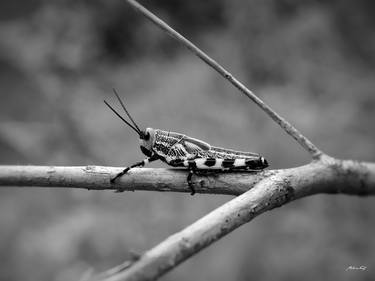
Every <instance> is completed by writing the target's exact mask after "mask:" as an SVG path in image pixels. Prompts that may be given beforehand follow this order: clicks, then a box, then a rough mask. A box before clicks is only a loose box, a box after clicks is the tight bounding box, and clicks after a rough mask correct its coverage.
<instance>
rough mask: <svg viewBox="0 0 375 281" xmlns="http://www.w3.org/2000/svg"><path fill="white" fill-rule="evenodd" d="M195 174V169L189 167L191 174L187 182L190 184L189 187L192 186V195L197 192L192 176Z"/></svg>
mask: <svg viewBox="0 0 375 281" xmlns="http://www.w3.org/2000/svg"><path fill="white" fill-rule="evenodd" d="M193 174H195V171H194V170H193V169H189V174H188V176H187V179H186V180H187V183H188V185H189V188H190V191H191V192H190V195H194V194H195V188H194V184H193V182H192V181H191V178H192V177H193Z"/></svg>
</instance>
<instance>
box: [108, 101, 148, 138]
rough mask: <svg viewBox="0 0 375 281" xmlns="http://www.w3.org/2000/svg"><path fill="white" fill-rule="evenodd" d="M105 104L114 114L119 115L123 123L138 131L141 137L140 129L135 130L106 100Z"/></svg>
mask: <svg viewBox="0 0 375 281" xmlns="http://www.w3.org/2000/svg"><path fill="white" fill-rule="evenodd" d="M104 103H105V104H106V106H108V107H109V109H111V110H112V111H113V113H114V114H116V115H117V116H118V117H119V118H120V119H121V120H122V121H124V122H125V123H126V124H127V125H128V126H129V127H130V128H132V129H133V130H134V131H136V132H137V134H138V135H139V136H141V135H142V132H141V130H139V128H138V127H137V128H135V127H134V126H133V125H132V124H130V123H129V122H128V121H126V120H125V119H124V117H122V116H121V115H120V113H118V112H117V111H116V110H115V109H114V108H113V107H112V106H110V105H109V103H108V102H107V101H106V100H104Z"/></svg>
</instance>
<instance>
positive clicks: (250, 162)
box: [104, 90, 268, 195]
mask: <svg viewBox="0 0 375 281" xmlns="http://www.w3.org/2000/svg"><path fill="white" fill-rule="evenodd" d="M113 91H114V93H115V95H116V97H117V99H118V101H119V102H120V104H121V106H122V108H123V109H124V111H125V113H126V115H127V116H128V117H129V119H130V121H131V123H132V124H130V122H128V121H126V120H125V118H124V117H122V116H121V115H120V114H119V113H118V112H117V111H116V110H115V109H114V108H113V107H112V106H110V105H109V104H108V103H107V102H106V101H104V103H105V104H106V105H107V106H108V107H109V108H110V109H111V110H112V111H113V112H114V113H115V114H116V115H117V116H118V117H119V118H120V119H121V120H122V121H124V122H125V123H126V124H127V125H128V126H129V127H130V128H132V129H133V130H134V131H135V132H136V133H137V134H138V136H139V144H140V147H141V150H142V152H143V153H144V154H145V155H146V156H147V158H146V159H144V160H142V161H140V162H137V163H135V164H133V165H131V166H129V167H127V168H125V169H124V170H123V171H122V172H121V173H118V174H117V175H116V176H115V177H114V178H112V179H111V183H114V182H115V180H116V179H117V178H119V177H121V176H123V175H124V174H126V173H127V172H128V171H129V170H130V169H131V168H134V167H139V166H144V165H145V164H147V163H149V162H151V161H155V160H161V161H163V162H165V163H167V164H168V165H170V166H173V167H186V168H188V169H189V174H188V176H187V183H188V185H189V188H190V189H191V195H193V194H194V193H195V189H194V186H193V183H192V180H191V178H192V176H193V174H194V173H196V172H198V171H204V170H214V171H215V170H216V171H233V170H245V171H261V170H263V169H265V168H266V167H268V163H267V160H266V159H264V158H263V157H262V156H260V155H259V154H257V153H253V152H241V151H236V150H232V149H226V148H220V147H215V146H212V145H210V144H208V143H206V142H204V141H201V140H198V139H194V138H191V137H188V136H186V135H184V134H180V133H174V132H169V131H163V130H159V129H152V128H147V129H146V130H141V129H139V127H138V125H137V124H136V123H135V122H134V120H133V118H132V117H131V115H130V114H129V112H128V111H127V109H126V107H125V105H124V103H123V102H122V100H121V99H120V97H119V95H118V94H117V92H116V91H115V90H113Z"/></svg>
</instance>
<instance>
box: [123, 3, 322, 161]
mask: <svg viewBox="0 0 375 281" xmlns="http://www.w3.org/2000/svg"><path fill="white" fill-rule="evenodd" d="M125 1H126V2H128V3H129V4H130V5H131V6H132V7H133V8H134V9H135V10H137V11H138V12H140V13H141V14H142V15H143V16H145V17H146V18H147V19H149V20H150V21H151V22H153V23H154V24H155V25H156V26H158V27H159V28H161V29H162V30H164V31H165V32H166V33H167V34H168V35H170V36H171V37H172V38H174V39H176V40H177V41H178V42H180V43H181V44H182V45H184V46H185V47H186V48H187V49H189V50H190V51H191V52H193V53H194V54H195V55H196V56H198V57H199V58H200V59H202V60H203V61H204V62H205V63H206V64H208V65H209V66H210V67H212V68H213V69H214V70H216V71H217V72H218V73H219V74H220V75H221V76H223V77H224V78H225V79H227V80H228V81H229V82H230V83H231V84H232V85H233V86H235V87H236V88H237V89H238V90H240V92H241V93H242V94H244V95H245V96H247V97H248V98H249V99H251V100H252V101H253V102H254V103H256V104H257V105H258V106H259V107H260V108H261V109H263V111H265V112H266V113H267V114H268V115H269V116H270V117H271V118H272V119H273V120H274V121H275V122H276V123H277V124H279V125H280V126H281V128H283V129H284V131H286V132H287V133H288V134H289V135H290V136H292V137H293V138H294V139H295V140H296V141H297V142H298V143H299V144H300V145H301V146H302V147H303V148H304V149H305V150H307V151H308V152H309V153H310V154H311V155H312V157H313V158H314V159H318V158H319V157H320V156H321V155H322V152H321V151H320V150H319V149H318V148H317V147H316V146H315V145H314V144H313V143H312V142H311V141H310V140H309V139H308V138H306V137H305V136H304V135H302V133H301V132H299V131H298V130H297V129H296V128H295V127H294V126H293V125H292V124H290V123H289V122H288V121H286V120H285V119H284V118H283V117H281V116H280V115H279V114H278V113H277V112H276V111H275V110H273V109H272V108H271V107H270V106H268V105H267V104H266V103H265V102H264V101H262V100H261V99H260V98H259V97H257V96H256V95H255V94H254V93H253V92H252V91H251V90H249V89H248V88H247V87H246V86H245V85H243V84H242V83H241V82H240V81H239V80H237V79H236V78H235V77H234V76H233V75H232V74H231V73H230V72H229V71H227V70H226V69H225V68H224V67H222V66H221V65H220V64H219V63H217V62H216V61H215V60H214V59H212V58H211V57H209V56H208V55H207V54H206V53H205V52H203V51H202V50H201V49H199V48H198V47H197V46H196V45H194V44H193V43H192V42H190V41H189V40H188V39H186V38H185V37H184V36H182V35H181V34H180V33H178V32H177V31H176V30H174V29H173V28H172V27H170V26H169V25H168V24H167V23H165V22H164V21H162V20H161V19H160V18H158V17H157V16H156V15H154V14H153V13H151V12H150V11H149V10H147V9H146V8H145V7H143V6H142V5H141V4H139V3H138V2H136V1H134V0H125Z"/></svg>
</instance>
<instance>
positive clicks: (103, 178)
mask: <svg viewBox="0 0 375 281" xmlns="http://www.w3.org/2000/svg"><path fill="white" fill-rule="evenodd" d="M120 170H121V169H119V168H112V167H98V166H86V167H48V166H0V186H3V187H4V186H24V187H30V186H43V187H73V188H87V189H95V190H103V189H120V190H132V191H134V190H150V191H175V192H190V190H189V188H188V186H187V183H186V175H187V171H186V170H175V169H134V170H131V172H129V174H126V175H125V176H123V177H122V178H121V179H120V180H119V181H118V182H117V183H116V184H115V185H111V184H110V182H109V179H110V178H111V177H112V176H113V175H115V174H116V173H117V172H119V171H120ZM194 183H195V185H196V191H197V193H213V194H230V195H239V194H241V195H240V196H238V197H236V198H234V199H233V200H231V201H229V202H228V203H226V204H224V205H222V206H221V207H219V208H217V209H216V210H214V211H212V212H211V213H209V214H208V215H206V216H204V217H203V218H201V219H200V220H198V221H197V222H195V223H193V224H192V225H190V226H188V227H186V228H185V229H184V230H182V231H181V232H178V233H176V234H174V235H172V236H170V237H169V238H167V239H166V240H165V241H163V242H161V243H160V244H159V245H157V246H156V247H154V248H152V249H151V250H149V251H147V252H145V253H144V254H143V255H142V256H141V257H140V258H139V259H138V260H137V261H135V262H134V263H133V264H132V265H131V266H129V267H128V268H126V269H125V270H122V271H120V272H118V273H117V274H114V275H113V276H111V277H109V278H107V279H105V280H111V281H114V280H155V279H156V278H158V277H160V276H162V275H163V274H165V273H166V272H168V271H169V270H171V269H172V268H174V267H175V266H176V265H178V264H179V263H181V262H183V261H184V260H186V259H188V258H189V257H190V256H192V255H194V254H195V253H197V252H199V251H200V250H202V249H203V248H205V247H207V246H209V245H210V244H212V243H213V242H215V241H216V240H218V239H220V238H221V237H223V236H224V235H226V234H227V233H229V232H231V231H233V230H234V229H236V228H237V227H239V226H241V225H242V224H244V223H246V222H249V221H250V220H252V219H253V218H254V217H256V216H258V215H260V214H261V213H263V212H265V211H268V210H271V209H274V208H276V207H280V206H282V205H284V204H286V203H288V202H290V201H292V200H296V199H298V198H301V197H305V196H309V195H313V194H318V193H332V194H335V193H342V194H348V195H358V196H368V195H375V164H374V163H364V162H356V161H351V160H337V159H333V158H330V157H328V156H323V157H321V159H320V160H316V161H313V162H311V163H310V164H308V165H304V166H301V167H296V168H291V169H284V170H268V171H263V172H260V173H220V174H210V175H204V176H195V177H194ZM95 280H98V279H95Z"/></svg>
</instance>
